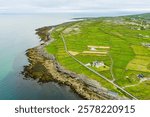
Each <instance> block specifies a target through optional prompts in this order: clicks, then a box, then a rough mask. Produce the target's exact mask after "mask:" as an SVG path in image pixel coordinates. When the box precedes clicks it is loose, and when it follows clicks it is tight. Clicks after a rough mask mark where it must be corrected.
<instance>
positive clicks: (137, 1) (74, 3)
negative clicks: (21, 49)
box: [0, 0, 150, 13]
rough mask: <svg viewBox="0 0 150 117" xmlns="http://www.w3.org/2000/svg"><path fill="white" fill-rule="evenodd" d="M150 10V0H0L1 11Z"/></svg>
mask: <svg viewBox="0 0 150 117" xmlns="http://www.w3.org/2000/svg"><path fill="white" fill-rule="evenodd" d="M118 11H122V12H130V11H131V12H150V0H0V13H50V12H118Z"/></svg>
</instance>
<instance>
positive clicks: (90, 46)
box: [88, 45, 110, 49]
mask: <svg viewBox="0 0 150 117" xmlns="http://www.w3.org/2000/svg"><path fill="white" fill-rule="evenodd" d="M88 47H89V48H102V49H109V48H110V47H109V46H92V45H88Z"/></svg>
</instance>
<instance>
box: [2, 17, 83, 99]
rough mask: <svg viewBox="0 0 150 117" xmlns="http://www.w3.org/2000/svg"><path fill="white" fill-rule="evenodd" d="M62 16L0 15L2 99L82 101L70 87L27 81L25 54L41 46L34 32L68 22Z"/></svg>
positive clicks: (67, 19) (67, 18)
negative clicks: (24, 70)
mask: <svg viewBox="0 0 150 117" xmlns="http://www.w3.org/2000/svg"><path fill="white" fill-rule="evenodd" d="M69 19H70V17H68V16H67V15H66V16H63V17H62V16H61V15H54V14H53V16H52V15H47V14H46V15H0V99H44V100H45V99H81V98H80V97H79V96H78V95H77V94H76V93H74V92H73V91H72V90H71V89H70V88H69V87H68V86H63V85H59V84H57V83H54V82H50V83H46V84H38V83H37V81H34V80H24V77H23V76H22V75H21V71H23V66H24V65H27V64H28V61H27V57H26V56H25V51H26V50H27V49H28V48H32V47H34V46H36V45H38V44H39V43H40V42H39V39H38V37H37V36H36V35H35V31H34V30H35V29H36V28H39V27H43V26H47V25H55V24H59V23H62V22H66V21H69Z"/></svg>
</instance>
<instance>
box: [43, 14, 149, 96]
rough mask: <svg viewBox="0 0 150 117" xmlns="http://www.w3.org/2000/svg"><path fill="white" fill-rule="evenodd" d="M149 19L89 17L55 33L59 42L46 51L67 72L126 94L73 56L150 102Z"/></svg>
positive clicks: (135, 17) (55, 41)
mask: <svg viewBox="0 0 150 117" xmlns="http://www.w3.org/2000/svg"><path fill="white" fill-rule="evenodd" d="M145 16H146V17H145ZM148 16H149V18H150V14H146V15H135V16H122V17H106V18H93V19H92V18H91V19H90V18H89V19H84V20H80V21H75V22H69V23H64V24H61V25H58V26H56V27H55V29H54V30H53V31H52V32H51V36H52V38H54V39H55V40H54V41H53V42H52V43H51V44H49V45H48V46H46V48H45V49H46V50H47V51H48V52H49V53H51V54H54V55H55V57H56V59H57V61H58V62H59V63H60V64H61V65H62V66H63V67H64V68H65V69H68V70H71V71H73V72H76V73H77V74H84V75H86V76H88V77H89V78H91V79H94V80H97V81H98V82H99V83H100V85H101V86H103V87H105V88H107V89H108V90H110V91H112V92H116V93H118V95H120V96H125V95H126V94H125V93H124V92H122V91H121V90H119V89H118V88H117V87H115V86H114V85H113V84H111V83H110V82H107V81H106V80H105V79H103V78H101V77H99V76H98V75H96V74H94V73H93V72H91V71H90V70H88V69H87V68H86V67H84V66H83V65H81V64H79V63H78V62H76V61H75V60H74V59H73V58H72V56H73V57H75V58H76V59H77V60H79V61H81V62H82V63H83V64H84V65H85V66H87V67H89V68H91V69H93V70H94V71H96V72H97V73H99V74H101V75H103V76H105V77H106V78H107V79H108V80H109V81H111V82H113V83H114V84H116V85H118V86H119V87H121V88H123V89H124V90H126V91H127V92H129V93H130V94H131V95H133V96H134V97H136V98H137V99H150V80H149V79H150V20H149V19H148ZM62 38H64V40H65V43H64V42H63V40H62ZM64 44H66V47H67V51H68V53H70V55H71V56H70V55H69V54H68V53H67V52H66V50H65V45H64Z"/></svg>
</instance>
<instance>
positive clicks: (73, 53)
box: [68, 51, 79, 56]
mask: <svg viewBox="0 0 150 117" xmlns="http://www.w3.org/2000/svg"><path fill="white" fill-rule="evenodd" d="M68 52H69V53H70V54H71V55H73V56H75V55H77V54H79V52H74V51H68Z"/></svg>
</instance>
